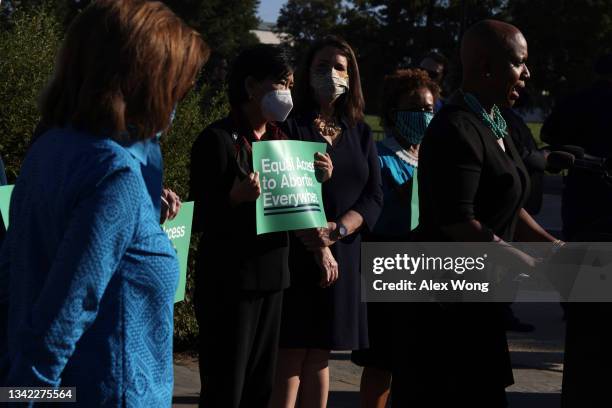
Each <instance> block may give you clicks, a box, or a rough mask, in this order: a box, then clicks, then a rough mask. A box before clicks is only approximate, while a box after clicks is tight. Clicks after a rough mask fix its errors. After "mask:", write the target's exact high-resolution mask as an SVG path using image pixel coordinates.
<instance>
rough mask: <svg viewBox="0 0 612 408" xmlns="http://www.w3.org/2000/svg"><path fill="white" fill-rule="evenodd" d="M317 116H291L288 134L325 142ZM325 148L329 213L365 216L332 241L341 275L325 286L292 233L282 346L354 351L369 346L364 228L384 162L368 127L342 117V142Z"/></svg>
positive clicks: (372, 215) (374, 206)
mask: <svg viewBox="0 0 612 408" xmlns="http://www.w3.org/2000/svg"><path fill="white" fill-rule="evenodd" d="M314 117H315V116H314V115H311V114H308V115H299V116H296V117H294V118H291V119H289V120H287V122H286V129H287V130H286V132H287V135H288V136H289V138H291V139H295V140H303V141H308V142H321V143H326V144H327V142H326V141H325V139H324V138H323V137H322V136H321V135H320V134H319V133H318V132H317V131H315V129H314V127H313V120H314ZM327 152H328V153H329V155H330V156H331V159H332V162H333V165H334V171H333V175H332V178H331V179H330V180H328V181H326V182H325V183H323V204H324V207H325V215H326V216H327V219H328V221H337V220H338V219H340V218H341V217H342V216H343V215H344V214H345V213H346V212H348V211H349V210H354V211H356V212H358V213H359V214H361V215H362V216H363V219H364V227H363V229H362V230H361V231H358V232H356V233H354V234H351V235H350V236H348V237H346V238H344V239H342V240H341V241H339V242H336V243H335V244H334V245H333V246H331V251H332V253H333V255H334V257H335V258H336V261H337V262H338V269H339V277H338V280H337V281H336V282H335V283H334V284H333V285H332V286H331V287H329V288H325V289H324V288H321V287H320V286H319V281H320V278H321V271H320V268H319V267H318V266H317V264H316V263H315V261H314V257H313V255H312V253H311V252H308V251H307V250H306V248H305V247H304V246H303V245H302V243H301V242H300V241H299V240H298V239H297V238H295V237H294V236H293V235H292V234H291V245H290V254H289V265H290V271H291V286H290V288H289V289H287V290H286V291H285V294H284V299H283V314H282V322H281V341H280V346H281V347H282V348H319V349H324V350H355V349H359V348H365V347H367V345H368V333H367V316H366V304H365V303H363V302H362V301H361V273H360V269H359V268H360V258H361V233H362V231H363V230H364V229H365V230H368V229H371V228H372V227H374V225H375V223H376V220H377V218H378V215H379V213H380V209H381V207H382V187H381V179H380V165H379V163H378V155H377V152H376V147H375V145H374V141H373V139H372V133H371V131H370V128H369V126H368V125H366V124H365V123H363V122H360V123H358V124H357V125H356V126H354V127H351V126H349V125H348V124H347V123H346V122H344V123H343V134H342V135H341V136H340V140H339V141H338V144H337V145H336V146H334V147H332V146H330V145H329V144H328V145H327Z"/></svg>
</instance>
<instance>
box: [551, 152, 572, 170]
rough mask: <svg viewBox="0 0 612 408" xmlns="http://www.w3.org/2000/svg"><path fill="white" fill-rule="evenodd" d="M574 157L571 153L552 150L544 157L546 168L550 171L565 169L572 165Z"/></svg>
mask: <svg viewBox="0 0 612 408" xmlns="http://www.w3.org/2000/svg"><path fill="white" fill-rule="evenodd" d="M575 161H576V157H575V156H574V155H573V154H570V153H568V152H562V151H552V152H550V153H549V154H548V157H547V158H546V170H548V171H550V172H552V173H558V172H560V171H561V170H566V169H569V168H571V167H574V163H575Z"/></svg>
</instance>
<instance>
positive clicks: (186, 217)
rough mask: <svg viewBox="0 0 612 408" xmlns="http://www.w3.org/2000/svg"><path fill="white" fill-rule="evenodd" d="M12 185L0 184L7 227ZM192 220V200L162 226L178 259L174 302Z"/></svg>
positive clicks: (181, 294)
mask: <svg viewBox="0 0 612 408" xmlns="http://www.w3.org/2000/svg"><path fill="white" fill-rule="evenodd" d="M12 192H13V186H0V213H1V215H2V219H3V220H4V225H5V226H6V227H8V214H9V204H10V201H11V193H12ZM192 220H193V202H187V203H183V204H182V205H181V210H180V211H179V213H178V215H177V216H176V218H175V219H173V220H172V221H166V222H165V223H164V224H163V225H162V228H163V230H164V232H165V233H166V234H167V235H168V238H170V241H172V245H174V248H175V249H176V253H177V256H178V259H179V266H180V275H179V284H178V288H177V289H176V293H175V294H174V303H176V302H180V301H182V300H185V285H186V283H187V257H188V255H189V242H190V241H191V223H192Z"/></svg>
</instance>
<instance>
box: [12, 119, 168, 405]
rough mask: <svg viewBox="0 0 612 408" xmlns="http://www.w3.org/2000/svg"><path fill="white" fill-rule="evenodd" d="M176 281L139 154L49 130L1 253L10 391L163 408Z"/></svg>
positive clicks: (34, 154) (28, 166)
mask: <svg viewBox="0 0 612 408" xmlns="http://www.w3.org/2000/svg"><path fill="white" fill-rule="evenodd" d="M177 280H178V261H177V258H176V252H175V250H174V249H173V247H172V244H171V243H170V241H169V240H168V237H167V236H166V234H164V232H163V230H162V229H161V227H160V226H159V214H156V213H155V210H154V208H153V205H152V202H151V197H150V195H149V193H148V191H147V188H146V186H145V183H144V181H143V176H142V173H141V163H140V162H139V158H138V157H137V156H136V155H134V154H133V153H131V152H130V151H128V150H127V149H125V148H123V147H121V146H120V145H118V144H117V143H115V142H113V141H111V140H109V139H104V138H97V137H94V136H92V135H88V134H84V133H78V132H76V131H74V130H70V129H54V130H50V131H48V132H46V133H45V134H44V135H42V136H41V137H40V139H39V140H37V141H36V143H34V145H33V146H32V147H31V149H30V151H29V152H28V155H27V157H26V159H25V161H24V164H23V167H22V169H21V174H20V176H19V179H18V180H17V183H16V186H15V189H14V191H13V196H12V199H11V212H10V227H9V230H8V232H7V236H6V242H5V243H4V245H3V247H2V252H1V253H0V302H2V301H3V300H4V301H6V299H7V298H8V300H9V306H10V307H9V322H8V343H9V346H8V347H9V353H8V356H9V374H8V378H7V379H6V380H7V381H6V383H7V384H8V385H20V386H56V385H61V386H76V387H77V392H76V395H77V400H78V403H77V404H71V406H73V405H74V406H82V407H123V406H134V407H145V406H150V407H168V406H170V404H171V400H172V389H173V366H172V333H173V298H174V292H175V290H176V285H177ZM7 282H8V285H7ZM7 289H8V290H7Z"/></svg>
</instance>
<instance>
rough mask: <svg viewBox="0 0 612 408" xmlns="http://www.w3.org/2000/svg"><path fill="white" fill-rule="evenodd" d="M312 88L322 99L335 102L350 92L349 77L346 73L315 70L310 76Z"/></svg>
mask: <svg viewBox="0 0 612 408" xmlns="http://www.w3.org/2000/svg"><path fill="white" fill-rule="evenodd" d="M310 86H312V88H313V89H314V91H315V92H316V93H317V95H318V96H319V97H320V98H322V99H327V100H331V101H335V100H336V99H337V98H338V97H339V96H341V95H343V94H345V93H346V92H347V91H348V89H349V76H348V74H347V73H346V72H339V71H336V70H335V69H332V70H330V71H327V70H325V71H319V70H313V71H311V74H310Z"/></svg>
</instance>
